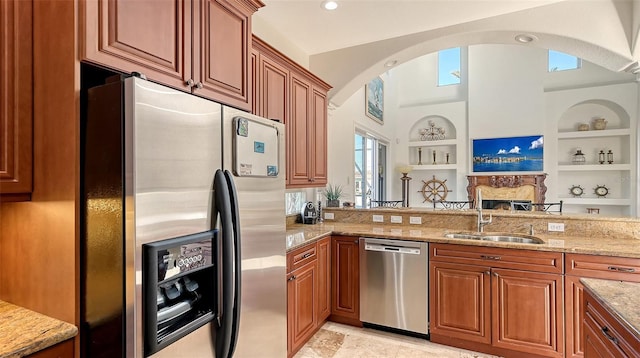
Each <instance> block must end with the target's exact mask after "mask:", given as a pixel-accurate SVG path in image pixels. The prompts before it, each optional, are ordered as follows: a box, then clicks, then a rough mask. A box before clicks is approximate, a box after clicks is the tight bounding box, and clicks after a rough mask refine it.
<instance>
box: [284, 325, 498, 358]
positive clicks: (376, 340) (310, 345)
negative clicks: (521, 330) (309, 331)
mask: <svg viewBox="0 0 640 358" xmlns="http://www.w3.org/2000/svg"><path fill="white" fill-rule="evenodd" d="M358 357H363V358H364V357H366V358H405V357H406V358H414V357H434V358H435V357H437V358H496V357H495V356H491V355H487V354H483V353H476V352H472V351H467V350H464V349H459V348H453V347H447V346H443V345H440V344H436V343H431V342H429V341H428V340H425V339H421V338H415V337H408V336H403V335H399V334H394V333H389V332H384V331H379V330H375V329H371V328H357V327H351V326H346V325H343V324H339V323H334V322H327V323H325V325H324V326H323V327H322V328H320V330H319V331H318V332H317V333H316V334H315V335H314V336H313V337H311V339H310V340H309V342H307V344H305V345H304V347H302V348H301V349H300V351H298V353H297V354H296V355H295V356H294V358H358Z"/></svg>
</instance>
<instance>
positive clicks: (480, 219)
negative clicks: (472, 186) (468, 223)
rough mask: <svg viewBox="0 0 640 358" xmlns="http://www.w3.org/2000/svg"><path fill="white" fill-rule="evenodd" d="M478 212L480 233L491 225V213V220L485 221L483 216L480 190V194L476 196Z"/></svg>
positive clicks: (479, 192)
mask: <svg viewBox="0 0 640 358" xmlns="http://www.w3.org/2000/svg"><path fill="white" fill-rule="evenodd" d="M476 202H477V204H476V210H478V232H483V231H484V226H485V225H489V224H491V220H492V219H493V218H492V217H491V213H489V219H488V220H487V219H485V218H484V217H483V216H482V192H481V191H480V189H478V194H477V195H476Z"/></svg>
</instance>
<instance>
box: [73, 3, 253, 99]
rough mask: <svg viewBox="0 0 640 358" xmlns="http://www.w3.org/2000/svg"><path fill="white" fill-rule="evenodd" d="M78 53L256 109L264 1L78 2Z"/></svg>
mask: <svg viewBox="0 0 640 358" xmlns="http://www.w3.org/2000/svg"><path fill="white" fill-rule="evenodd" d="M80 3H81V46H80V49H81V55H80V56H81V59H82V60H84V61H88V62H92V63H95V64H98V65H102V66H106V67H109V68H112V69H115V70H118V71H122V72H140V73H143V74H144V75H145V76H147V78H148V79H150V80H153V81H156V82H159V83H163V84H165V85H168V86H171V87H174V88H177V89H180V90H183V91H193V92H194V93H195V94H198V95H200V96H202V97H206V98H209V99H212V100H216V101H219V102H221V103H224V104H228V105H232V106H235V107H238V108H241V109H245V110H251V99H252V98H251V76H250V72H249V62H250V57H249V56H250V55H249V51H250V48H251V15H252V14H253V13H254V12H255V11H257V9H258V8H259V7H261V6H264V4H262V3H261V2H260V1H259V0H167V1H136V0H85V1H81V2H80Z"/></svg>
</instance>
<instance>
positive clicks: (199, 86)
mask: <svg viewBox="0 0 640 358" xmlns="http://www.w3.org/2000/svg"><path fill="white" fill-rule="evenodd" d="M196 87H198V88H202V87H204V86H203V85H202V82H198V83H196Z"/></svg>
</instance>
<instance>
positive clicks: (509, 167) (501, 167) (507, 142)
mask: <svg viewBox="0 0 640 358" xmlns="http://www.w3.org/2000/svg"><path fill="white" fill-rule="evenodd" d="M543 149H544V139H543V136H542V135H533V136H526V137H506V138H486V139H473V143H472V151H473V156H472V161H473V162H472V164H473V168H472V169H473V170H472V171H473V172H541V171H542V170H543Z"/></svg>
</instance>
